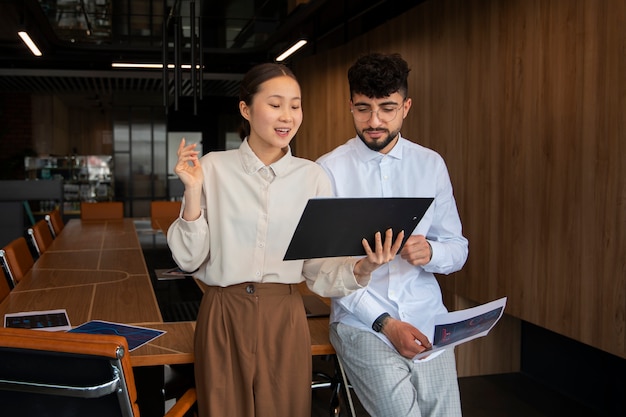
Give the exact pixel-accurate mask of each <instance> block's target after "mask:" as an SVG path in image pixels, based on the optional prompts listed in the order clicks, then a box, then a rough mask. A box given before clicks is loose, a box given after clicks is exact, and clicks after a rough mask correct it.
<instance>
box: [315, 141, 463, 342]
mask: <svg viewBox="0 0 626 417" xmlns="http://www.w3.org/2000/svg"><path fill="white" fill-rule="evenodd" d="M317 162H318V163H319V164H320V165H321V166H322V167H323V168H324V169H325V170H326V172H327V173H328V174H329V176H330V178H331V182H332V184H333V189H334V194H335V195H336V196H337V197H434V201H433V203H432V204H431V206H430V207H429V209H428V210H427V211H426V214H425V215H424V217H423V219H422V220H421V221H420V223H419V224H418V225H417V227H416V228H415V230H413V231H412V234H414V235H417V234H421V235H424V236H425V237H426V239H427V240H428V241H429V242H430V244H431V246H432V249H433V257H432V259H431V261H430V262H429V263H428V264H427V265H424V266H412V265H411V264H409V263H408V262H407V261H405V260H403V259H402V258H401V257H400V256H396V258H395V259H394V260H393V261H391V262H390V263H388V264H386V265H383V266H382V267H380V268H379V269H377V270H376V271H374V273H373V274H372V279H371V282H370V284H369V286H367V287H366V288H363V289H362V290H359V291H356V292H355V293H353V294H351V295H348V296H346V297H341V298H334V299H333V302H332V307H333V309H332V315H331V322H342V323H345V324H348V325H350V326H353V327H357V328H359V329H363V330H367V331H370V332H373V333H375V332H374V331H373V330H372V323H373V322H374V320H376V318H377V317H378V316H380V315H381V314H382V313H384V312H388V313H389V314H390V315H391V316H392V317H394V318H396V319H400V320H402V321H406V322H409V323H411V324H412V325H414V326H415V327H416V328H418V329H419V330H420V331H421V332H422V333H424V334H425V335H426V336H427V337H428V338H429V339H430V340H431V341H432V337H433V335H434V323H433V319H434V316H435V315H437V314H441V313H446V312H447V309H446V307H445V306H444V304H443V301H442V296H441V289H440V287H439V283H438V282H437V280H436V278H435V276H434V275H433V274H434V273H440V274H449V273H452V272H455V271H458V270H459V269H461V267H462V266H463V265H464V264H465V261H466V259H467V255H468V242H467V239H466V238H465V237H463V235H462V228H461V221H460V218H459V214H458V211H457V207H456V202H455V200H454V196H453V193H452V184H451V182H450V177H449V174H448V170H447V167H446V164H445V162H444V160H443V158H442V157H441V156H440V155H439V154H438V153H436V152H435V151H433V150H431V149H428V148H425V147H423V146H420V145H418V144H415V143H413V142H410V141H408V140H406V139H404V138H402V137H400V138H399V140H398V143H397V144H396V145H395V146H394V147H393V149H392V150H391V151H390V152H389V153H388V154H386V155H385V154H381V153H379V152H375V151H372V150H370V149H369V148H367V146H365V144H364V143H363V142H362V141H361V139H359V138H358V137H355V138H353V139H351V140H349V141H348V142H346V143H345V144H343V145H341V146H339V147H338V148H336V149H335V150H333V151H332V152H330V153H328V154H326V155H324V156H322V157H321V158H320V159H319V160H318V161H317ZM408 232H409V231H405V233H408ZM375 334H376V335H377V336H379V337H381V338H382V339H383V340H385V341H386V342H387V343H388V344H390V345H391V343H390V342H389V341H388V339H387V338H386V337H385V336H384V335H383V334H382V333H375Z"/></svg>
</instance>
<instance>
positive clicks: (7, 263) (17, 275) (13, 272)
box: [0, 236, 35, 287]
mask: <svg viewBox="0 0 626 417" xmlns="http://www.w3.org/2000/svg"><path fill="white" fill-rule="evenodd" d="M0 259H1V260H2V266H3V267H4V270H5V272H6V274H7V275H8V276H9V281H10V282H11V285H12V287H15V286H16V285H17V283H18V282H20V280H21V279H22V278H23V277H24V275H26V273H27V272H28V271H29V270H30V269H31V268H32V267H33V265H34V264H35V259H34V258H33V255H32V253H31V251H30V248H29V247H28V242H26V239H25V238H24V237H23V236H20V237H18V238H17V239H14V240H13V241H11V242H9V243H8V244H7V245H6V246H5V247H4V248H2V249H0Z"/></svg>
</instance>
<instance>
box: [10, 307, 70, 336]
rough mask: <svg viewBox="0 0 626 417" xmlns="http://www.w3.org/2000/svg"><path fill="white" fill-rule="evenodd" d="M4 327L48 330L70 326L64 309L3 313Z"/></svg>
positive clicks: (65, 329)
mask: <svg viewBox="0 0 626 417" xmlns="http://www.w3.org/2000/svg"><path fill="white" fill-rule="evenodd" d="M4 327H13V328H22V329H32V330H45V331H49V332H56V331H67V330H70V329H71V328H72V326H71V324H70V319H69V317H67V311H65V309H59V310H45V311H24V312H21V313H7V314H5V315H4Z"/></svg>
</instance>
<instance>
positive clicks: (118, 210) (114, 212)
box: [80, 201, 124, 220]
mask: <svg viewBox="0 0 626 417" xmlns="http://www.w3.org/2000/svg"><path fill="white" fill-rule="evenodd" d="M123 218H124V203H122V202H121V201H102V202H98V203H87V202H84V201H83V202H81V203H80V219H81V220H115V219H120V220H121V219H123Z"/></svg>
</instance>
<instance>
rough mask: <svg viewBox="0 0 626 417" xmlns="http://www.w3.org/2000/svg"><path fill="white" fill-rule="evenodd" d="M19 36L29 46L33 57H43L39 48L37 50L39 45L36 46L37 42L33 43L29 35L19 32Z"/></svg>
mask: <svg viewBox="0 0 626 417" xmlns="http://www.w3.org/2000/svg"><path fill="white" fill-rule="evenodd" d="M17 34H18V35H19V36H20V38H22V40H23V41H24V43H25V44H26V46H28V49H30V51H31V52H32V53H33V55H35V56H41V55H42V54H41V51H40V50H39V48H37V45H35V42H33V40H32V39H31V38H30V36H28V33H26V32H24V31H20V32H17Z"/></svg>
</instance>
